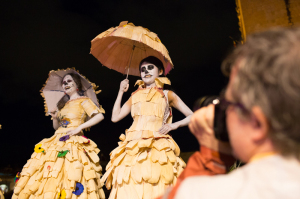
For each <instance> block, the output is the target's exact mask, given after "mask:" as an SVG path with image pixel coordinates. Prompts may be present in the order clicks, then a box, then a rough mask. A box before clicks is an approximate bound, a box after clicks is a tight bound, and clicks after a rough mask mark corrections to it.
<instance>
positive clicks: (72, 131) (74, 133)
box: [67, 127, 82, 136]
mask: <svg viewBox="0 0 300 199" xmlns="http://www.w3.org/2000/svg"><path fill="white" fill-rule="evenodd" d="M81 131H82V129H81V128H80V127H77V128H76V129H73V130H70V131H68V132H67V135H69V136H72V135H76V134H78V133H80V132H81Z"/></svg>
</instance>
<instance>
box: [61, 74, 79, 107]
mask: <svg viewBox="0 0 300 199" xmlns="http://www.w3.org/2000/svg"><path fill="white" fill-rule="evenodd" d="M67 75H70V76H71V77H72V79H73V80H74V82H75V83H76V85H77V88H78V94H79V95H80V96H84V91H82V84H81V77H80V76H79V75H78V74H76V73H67V74H65V75H64V76H63V78H62V80H61V84H62V83H63V80H64V78H65V77H66V76H67ZM69 100H70V96H69V95H67V94H65V95H64V96H63V97H62V98H61V99H60V100H59V101H58V102H57V108H58V110H61V109H62V108H63V107H64V106H65V104H66V103H67V101H69Z"/></svg>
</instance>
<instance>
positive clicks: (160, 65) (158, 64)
mask: <svg viewBox="0 0 300 199" xmlns="http://www.w3.org/2000/svg"><path fill="white" fill-rule="evenodd" d="M144 62H148V63H151V64H154V65H155V66H156V67H157V68H158V71H161V70H162V71H163V73H162V74H161V75H159V77H165V76H166V75H165V67H164V65H163V63H162V62H161V61H160V59H158V58H157V57H154V56H149V57H146V58H144V59H143V60H142V61H141V62H140V66H139V70H140V72H141V66H142V64H143V63H144ZM164 90H172V88H171V85H168V84H164Z"/></svg>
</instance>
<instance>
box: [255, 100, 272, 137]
mask: <svg viewBox="0 0 300 199" xmlns="http://www.w3.org/2000/svg"><path fill="white" fill-rule="evenodd" d="M251 112H252V117H251V125H252V127H253V130H254V131H253V135H252V138H253V140H254V141H261V140H263V139H265V138H266V137H267V136H268V133H269V130H270V124H269V122H268V120H267V118H266V116H265V114H264V113H263V111H262V110H261V108H260V107H259V106H254V107H253V108H252V110H251Z"/></svg>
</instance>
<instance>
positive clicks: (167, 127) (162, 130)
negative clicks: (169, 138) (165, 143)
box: [158, 124, 178, 135]
mask: <svg viewBox="0 0 300 199" xmlns="http://www.w3.org/2000/svg"><path fill="white" fill-rule="evenodd" d="M177 128H178V125H176V124H165V125H163V126H162V127H161V128H160V129H159V130H158V132H159V133H160V134H164V135H166V134H168V133H169V132H170V131H172V130H176V129H177Z"/></svg>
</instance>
